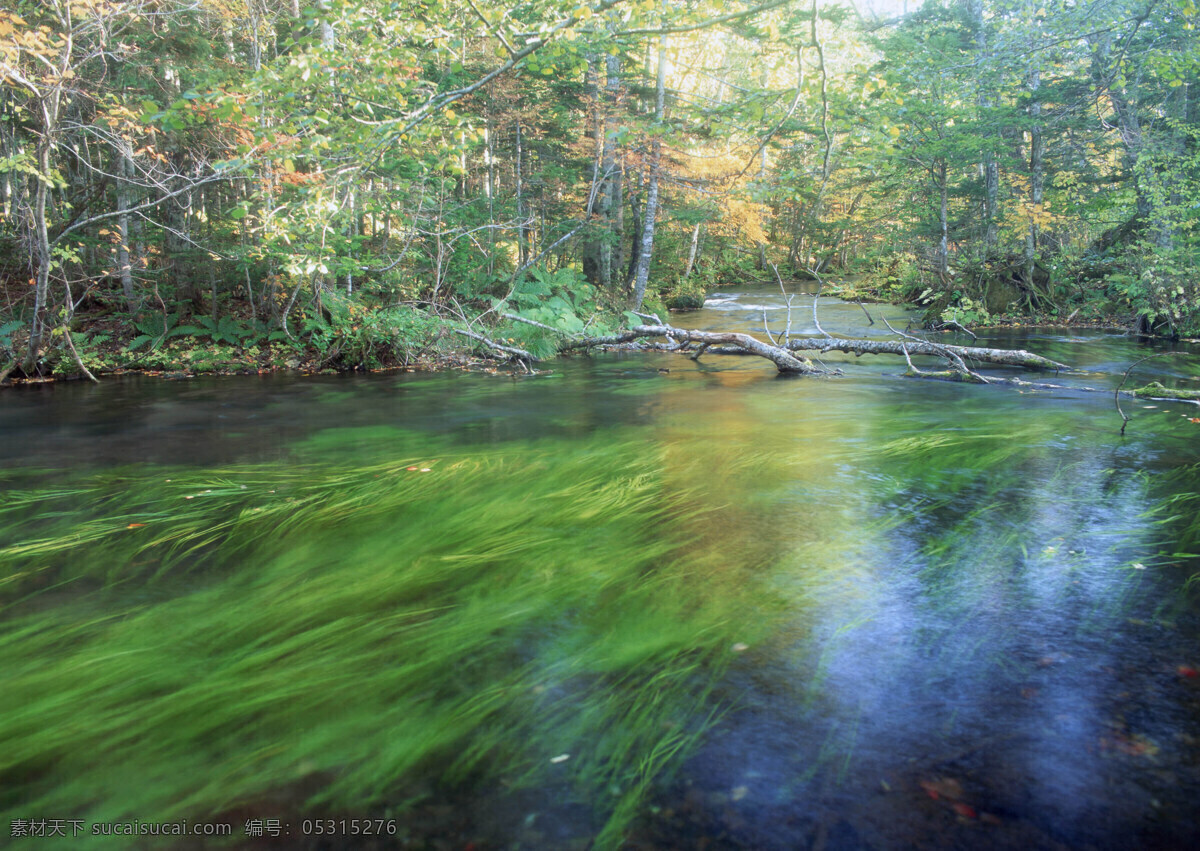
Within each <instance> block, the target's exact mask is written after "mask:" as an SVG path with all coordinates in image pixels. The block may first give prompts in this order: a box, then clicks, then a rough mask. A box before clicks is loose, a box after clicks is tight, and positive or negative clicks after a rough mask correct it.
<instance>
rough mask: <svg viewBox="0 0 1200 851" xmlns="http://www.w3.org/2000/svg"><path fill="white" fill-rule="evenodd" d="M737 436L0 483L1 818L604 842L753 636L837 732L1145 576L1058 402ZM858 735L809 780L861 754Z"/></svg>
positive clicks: (1089, 610)
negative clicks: (887, 690) (377, 823)
mask: <svg viewBox="0 0 1200 851" xmlns="http://www.w3.org/2000/svg"><path fill="white" fill-rule="evenodd" d="M738 425H739V424H738V422H737V421H736V420H730V421H728V422H726V423H724V424H723V428H724V431H723V436H724V437H725V438H726V439H725V440H724V441H720V440H712V439H710V436H709V435H705V434H698V435H683V434H670V435H668V436H665V437H663V438H661V440H657V441H656V440H654V439H646V436H645V433H644V432H639V431H635V430H628V431H622V430H614V431H609V432H605V433H603V434H602V435H597V436H594V437H590V438H586V439H579V438H574V439H543V440H533V441H528V442H512V443H506V444H501V445H498V446H464V445H462V444H455V443H452V442H450V441H440V440H438V439H436V438H431V437H430V436H428V435H417V434H413V433H408V432H404V431H400V430H397V429H394V428H390V427H371V428H361V429H349V428H343V429H334V430H329V431H326V432H321V433H319V434H317V436H316V437H314V438H311V439H310V440H308V441H307V442H306V443H303V444H300V445H298V446H295V447H293V450H292V454H291V456H290V457H289V461H288V463H287V464H277V465H265V464H253V465H240V466H229V467H225V468H218V469H206V470H198V469H195V468H183V467H179V468H174V469H166V468H147V467H131V468H117V469H108V470H104V471H100V472H90V473H75V474H71V473H63V472H56V473H53V474H45V475H39V474H31V473H28V472H19V471H10V472H8V473H6V474H4V479H3V480H0V486H2V487H3V490H4V500H3V502H2V503H0V541H3V542H4V543H3V546H2V547H0V607H2V612H3V614H2V615H0V690H2V693H3V694H4V695H5V700H4V701H3V702H0V790H2V791H0V810H2V811H3V812H2V815H0V817H3V818H9V819H13V818H28V817H36V816H38V815H39V814H45V815H49V814H61V815H63V816H64V817H71V818H76V817H80V818H86V819H88V820H90V821H93V822H96V821H114V820H129V819H135V818H136V819H141V820H142V821H150V820H169V819H179V818H189V819H191V820H192V821H193V822H195V821H198V820H201V819H206V818H207V819H213V818H217V817H221V816H226V817H229V816H230V814H242V815H243V816H255V817H264V816H270V815H271V814H272V813H278V812H279V811H280V810H281V809H286V808H289V807H290V808H291V809H290V811H291V812H292V813H319V814H335V815H344V816H354V815H373V816H384V817H389V818H397V819H398V820H399V821H400V822H401V824H402V825H404V827H403V828H402V829H411V830H414V831H420V830H421V829H422V827H425V828H428V827H429V824H428V822H422V820H421V818H420V817H419V816H417V817H415V818H411V819H410V818H408V817H409V816H411V815H412V814H414V813H419V812H420V810H421V808H422V807H424V806H426V804H427V803H428V802H430V801H431V800H435V799H437V798H439V797H440V796H447V797H448V798H449V799H455V796H456V795H461V794H463V791H462V790H468V791H467V792H466V795H467V798H468V799H469V800H471V801H472V802H474V801H477V800H478V797H477V796H479V795H485V796H486V795H488V794H495V795H499V796H503V795H506V794H509V793H510V792H511V793H513V794H516V795H519V794H520V792H521V790H536V791H538V793H539V794H541V795H543V796H547V795H549V796H551V797H556V798H557V797H560V796H561V797H562V798H564V799H566V800H568V801H569V802H573V805H574V806H576V807H577V809H579V810H586V811H587V812H588V813H589V814H590V815H589V816H588V817H587V818H588V819H590V821H589V822H588V823H587V824H579V823H575V824H574V830H575V836H577V837H586V839H595V841H596V846H597V847H614V846H616V845H618V844H619V842H620V839H621V837H622V836H623V835H624V834H625V832H626V831H627V829H628V828H629V826H630V825H631V824H632V823H634V822H635V821H636V819H637V818H638V817H639V815H640V814H642V813H644V812H645V807H644V806H643V805H644V804H645V802H646V801H647V799H648V798H650V797H652V796H653V794H654V792H655V789H656V788H657V789H661V788H662V786H661V783H662V781H663V780H664V778H665V777H667V776H669V775H670V774H671V773H672V772H673V771H674V770H675V769H676V768H677V767H678V766H679V765H680V764H681V763H682V762H683V761H684V759H685V757H686V756H687V755H688V754H689V753H691V752H693V751H694V750H695V748H696V747H697V745H698V743H699V742H700V741H701V738H702V737H703V735H704V733H705V732H706V730H707V729H709V727H710V726H711V725H712V724H713V723H714V722H716V721H718V720H719V718H720V717H721V713H722V712H723V711H724V710H725V709H726V708H727V707H728V705H729V704H728V702H727V701H728V699H729V698H730V696H731V694H732V693H731V691H730V690H729V689H728V688H726V687H725V685H724V682H725V677H724V674H725V672H726V668H727V667H728V666H729V665H730V664H731V662H733V660H735V659H737V658H739V656H738V653H737V652H735V650H734V648H735V647H736V646H737V645H739V644H749V645H751V647H752V651H751V652H750V653H749V654H747V656H748V657H755V654H757V653H759V652H760V648H765V649H764V650H762V652H763V655H764V656H769V657H770V658H771V659H772V662H771V664H777V665H782V666H784V669H785V670H786V671H787V672H788V674H787V676H786V677H785V678H784V679H783V680H781V682H780V683H779V684H778V685H777V687H778V688H780V689H785V690H786V689H791V688H794V689H795V690H796V700H797V705H798V706H800V707H802V708H803V712H805V713H817V714H820V713H821V712H822V711H826V710H828V708H829V706H831V705H832V703H831V701H832V700H834V698H835V696H836V695H837V694H838V689H839V688H841V687H842V686H841V685H839V683H841V684H844V683H845V682H847V678H848V677H849V678H851V680H852V681H854V682H855V683H856V688H860V689H863V691H864V693H870V688H868V687H867V686H869V683H865V684H864V683H858V681H857V679H856V677H857V676H858V675H857V673H856V670H857V669H858V668H859V667H860V666H862V665H863V664H864V662H862V661H861V660H867V661H866V663H865V664H867V665H868V667H869V670H870V672H871V673H870V677H871V681H872V682H874V681H876V680H878V681H879V682H881V683H891V682H892V681H893V680H895V679H897V678H898V680H903V681H907V680H908V679H910V677H908V674H911V672H912V671H913V668H912V666H913V665H918V667H919V670H920V672H921V673H922V674H923V675H925V676H928V677H942V678H945V679H947V680H949V679H954V678H958V679H960V680H961V679H962V677H961V676H960V674H961V671H960V669H963V668H965V669H966V670H967V671H989V672H990V671H993V670H994V669H995V670H1001V671H1002V672H1003V671H1007V670H1008V668H1009V667H1012V664H1013V663H1011V662H1010V661H1008V660H1009V659H1010V658H1019V656H1020V651H1021V646H1020V645H1019V639H1020V635H1019V634H1018V633H1014V632H1013V630H1012V625H1011V623H1010V622H1009V621H1007V620H1005V619H1004V617H998V614H1003V613H1005V612H1009V611H1024V612H1027V613H1028V616H1027V618H1026V620H1027V622H1030V623H1033V622H1036V621H1037V619H1038V618H1041V619H1044V620H1046V624H1045V626H1044V628H1043V627H1039V629H1040V630H1042V631H1045V632H1047V633H1049V632H1052V631H1053V630H1057V629H1058V628H1059V626H1058V621H1057V620H1055V618H1062V617H1063V616H1064V613H1065V615H1066V617H1067V618H1068V620H1069V621H1070V623H1071V624H1072V627H1071V628H1072V630H1075V629H1081V630H1086V631H1089V632H1095V631H1103V630H1108V629H1111V628H1112V627H1113V625H1114V624H1117V623H1120V622H1121V621H1122V618H1123V611H1124V608H1125V607H1126V605H1127V602H1128V597H1129V595H1130V594H1133V593H1134V592H1135V591H1136V589H1137V588H1138V587H1139V585H1138V581H1139V580H1140V578H1141V577H1142V576H1143V575H1144V574H1142V573H1141V572H1140V571H1139V570H1136V569H1134V568H1133V566H1132V564H1133V562H1134V560H1135V559H1140V560H1141V561H1142V562H1146V563H1148V564H1149V565H1150V567H1151V568H1152V569H1153V568H1154V567H1155V563H1154V562H1152V561H1150V560H1149V559H1148V558H1147V557H1146V555H1145V553H1147V551H1148V549H1147V548H1148V547H1149V545H1150V544H1151V542H1152V541H1151V539H1152V538H1153V537H1154V535H1153V531H1154V528H1155V527H1154V526H1147V527H1144V528H1143V530H1142V532H1139V533H1137V534H1134V533H1133V532H1131V531H1130V527H1127V526H1126V525H1125V524H1127V523H1131V522H1133V520H1134V519H1135V516H1136V513H1137V512H1138V511H1140V510H1141V508H1140V507H1143V506H1144V505H1145V504H1146V503H1145V499H1144V497H1145V491H1146V488H1147V486H1148V483H1147V480H1146V477H1145V476H1128V475H1116V474H1114V473H1113V471H1112V470H1111V469H1109V468H1107V467H1106V465H1105V464H1102V463H1099V459H1096V458H1089V457H1086V456H1083V457H1077V458H1076V459H1074V460H1070V461H1068V460H1064V458H1063V456H1062V454H1061V453H1060V452H1059V451H1058V449H1057V448H1056V444H1057V442H1058V440H1059V438H1058V435H1059V434H1061V433H1063V431H1062V428H1061V423H1058V422H1056V421H1055V419H1054V418H1053V417H1048V416H1043V417H1040V418H1039V419H1038V420H1037V421H1036V422H1033V423H1028V424H1023V425H1021V427H1020V428H1016V427H1013V428H1009V429H1006V430H1002V431H997V430H996V429H995V428H994V423H990V422H989V423H974V422H964V423H962V424H961V425H960V427H959V428H958V429H957V430H955V431H949V430H942V431H937V432H928V431H926V430H924V429H923V426H922V424H921V423H920V422H916V421H914V422H909V421H907V420H905V419H903V418H900V417H893V418H892V419H891V420H889V421H887V439H875V440H864V441H857V440H856V441H846V440H842V439H841V438H840V437H838V436H837V435H836V434H834V433H829V434H826V433H825V432H823V431H821V430H820V429H813V430H811V431H809V432H808V433H806V434H805V435H804V436H803V439H804V440H805V441H806V442H807V444H806V445H805V447H804V449H803V451H798V447H797V444H796V442H795V441H796V436H795V435H794V434H793V433H791V432H776V433H772V436H770V439H759V440H755V441H750V440H748V439H747V440H741V438H745V437H747V436H748V435H750V434H756V433H755V432H742V431H739V428H738ZM985 426H986V427H985ZM864 428H866V429H868V431H867V436H870V434H869V429H870V428H874V426H864ZM879 428H883V426H879ZM1193 479H1194V476H1193ZM1189 481H1190V480H1189ZM1098 494H1103V495H1104V496H1105V499H1104V503H1105V504H1106V505H1107V506H1108V508H1097V505H1098V504H1099V503H1098V500H1097V495H1098ZM1189 499H1190V497H1187V496H1180V497H1176V501H1177V502H1178V503H1179V505H1178V506H1177V510H1172V511H1170V512H1169V514H1173V515H1179V514H1180V513H1181V512H1184V513H1186V510H1185V509H1187V506H1190V505H1191V502H1188V500H1189ZM1185 503H1186V505H1185ZM1162 510H1163V511H1164V512H1166V511H1167V509H1165V508H1164V509H1162ZM1149 520H1150V521H1153V522H1163V523H1165V522H1167V520H1168V517H1167V516H1166V515H1156V516H1155V517H1153V518H1149ZM1193 525H1194V524H1193ZM1194 538H1195V536H1194V534H1193V535H1191V537H1188V536H1187V535H1183V536H1181V537H1180V538H1178V540H1180V541H1181V543H1180V544H1179V546H1183V543H1186V541H1190V540H1194ZM1185 539H1186V540H1185ZM1188 546H1189V547H1190V544H1188ZM1192 550H1194V547H1190V548H1189V549H1188V552H1191V551H1192ZM1166 614H1169V613H1165V614H1164V617H1165V616H1166ZM914 652H915V653H916V654H917V656H919V660H918V661H914V658H912V657H911V654H912V653H914ZM755 658H759V657H755ZM760 661H761V660H760ZM749 664H759V662H756V661H753V660H750V661H749ZM1005 666H1007V667H1005ZM906 672H907V673H906ZM889 678H890V679H889ZM895 685H904V682H899V681H898V682H897V683H895ZM863 699H864V700H865V699H866V698H863ZM865 705H866V704H864V706H865ZM860 711H863V712H865V711H866V710H865V709H864V710H860ZM857 717H858V716H854V715H853V713H851V717H849V719H848V720H847V721H846V723H845V725H844V726H843V727H836V725H835V728H831V730H832V732H829V734H828V738H827V739H826V741H825V745H823V746H822V747H821V750H820V753H819V754H818V755H817V756H816V757H815V761H814V762H813V764H812V765H811V766H810V767H809V770H811V771H813V772H816V771H818V770H820V769H821V767H822V766H823V765H824V763H825V761H827V762H829V764H831V765H832V764H834V763H836V764H837V765H838V766H839V767H838V772H839V776H841V775H843V774H845V772H846V771H849V770H851V769H852V766H853V765H854V761H855V760H857V759H858V758H859V756H858V754H859V748H858V745H857V744H856V736H857V735H858V734H857V732H856V731H857V730H858V729H859V727H858V720H856V719H857ZM864 717H865V716H864ZM839 731H840V732H839ZM564 756H566V757H567V758H566V759H561V758H562V757H564ZM500 790H504V791H500ZM459 800H461V798H460V799H459ZM523 815H524V812H523V811H522V812H521V813H519V814H518V815H517V819H518V821H519V820H520V818H522V817H523ZM235 826H236V827H240V825H238V824H237V823H236V821H235ZM499 832H500V833H501V834H503V833H504V827H503V826H501V827H500V828H499ZM416 838H417V839H419V838H420V836H419V834H417V835H416ZM114 841H117V840H114ZM165 844H169V843H165Z"/></svg>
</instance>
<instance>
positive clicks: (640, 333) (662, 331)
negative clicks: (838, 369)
mask: <svg viewBox="0 0 1200 851" xmlns="http://www.w3.org/2000/svg"><path fill="white" fill-rule="evenodd" d="M645 337H667V338H668V339H671V340H675V341H677V342H687V343H701V344H704V345H705V346H706V347H707V346H712V345H724V346H730V347H733V348H735V349H738V350H740V351H742V352H744V353H746V354H750V355H757V356H758V357H761V358H766V359H767V360H769V361H771V363H773V364H775V368H776V369H778V370H779V371H780V372H783V373H789V374H795V375H828V374H829V370H824V369H821V368H819V367H817V366H814V365H813V364H812V362H811V361H809V360H808V359H807V358H797V357H795V356H794V355H792V354H791V353H790V352H788V350H787V349H785V348H783V347H781V346H771V345H768V344H766V343H764V342H762V341H761V340H758V339H755V338H754V337H751V336H750V335H749V334H739V333H734V332H713V331H692V330H690V329H687V328H675V327H673V326H671V325H662V324H659V325H637V326H634V327H633V328H630V329H629V330H627V331H621V332H619V333H617V334H609V335H607V336H604V337H588V338H585V339H582V340H576V341H574V342H571V343H568V344H566V345H565V346H562V347H561V348H560V351H569V350H572V349H585V348H592V347H595V346H613V345H620V344H622V343H631V342H633V341H634V340H638V339H642V338H645Z"/></svg>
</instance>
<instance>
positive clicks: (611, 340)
mask: <svg viewBox="0 0 1200 851" xmlns="http://www.w3.org/2000/svg"><path fill="white" fill-rule="evenodd" d="M646 337H668V338H670V339H672V340H676V341H678V342H681V343H699V344H700V346H701V349H700V352H698V353H697V355H696V356H697V357H698V356H699V354H700V353H703V352H704V351H705V350H707V351H709V352H711V353H713V354H748V355H758V356H759V357H763V358H766V359H767V360H769V361H771V362H772V363H774V364H775V366H776V368H778V369H779V371H780V372H788V373H799V374H802V375H828V374H831V372H833V371H832V370H827V369H822V368H820V367H818V366H815V365H814V364H812V363H811V362H810V361H809V360H808V359H807V358H794V357H792V356H791V355H790V354H789V353H790V352H800V351H812V352H830V351H839V352H846V353H848V354H854V355H898V356H900V357H911V356H913V355H932V356H934V357H944V358H947V359H950V358H954V359H962V360H971V361H979V362H982V363H995V364H1003V365H1005V366H1017V367H1021V368H1022V369H1037V370H1055V371H1058V370H1065V371H1068V372H1069V371H1071V368H1070V367H1069V366H1067V365H1066V364H1062V363H1059V362H1058V361H1053V360H1050V359H1049V358H1045V357H1042V356H1041V355H1035V354H1033V353H1032V352H1027V351H1024V350H1020V349H988V348H983V347H981V346H946V345H942V344H941V343H929V342H925V341H921V340H915V339H914V340H912V341H911V342H910V341H904V340H851V339H847V338H844V337H803V338H800V339H794V340H791V341H790V342H788V343H787V344H786V345H784V346H772V345H770V344H768V343H764V342H762V341H761V340H757V339H755V338H754V337H751V336H750V335H749V334H738V333H732V332H714V331H692V330H689V329H686V328H675V327H673V326H671V325H663V324H658V325H637V326H634V327H633V328H630V329H629V330H628V331H621V332H620V333H617V334H609V335H607V336H603V337H588V338H585V339H582V340H574V341H571V342H569V343H565V344H564V345H562V346H560V347H559V350H560V351H570V350H572V349H583V348H591V347H593V346H614V345H621V344H623V343H631V342H633V341H634V340H638V339H642V338H646ZM710 346H715V347H716V348H709V347H710Z"/></svg>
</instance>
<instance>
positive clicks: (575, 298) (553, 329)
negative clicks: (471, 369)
mask: <svg viewBox="0 0 1200 851" xmlns="http://www.w3.org/2000/svg"><path fill="white" fill-rule="evenodd" d="M494 307H495V309H496V311H497V312H498V313H500V314H501V316H502V317H503V316H504V315H506V314H507V315H510V316H516V317H520V319H525V320H529V321H528V322H521V321H519V320H516V321H513V320H509V321H507V322H505V323H504V324H502V326H501V332H502V336H503V338H504V339H506V340H509V341H511V342H512V344H513V345H515V346H518V347H520V348H523V349H525V350H526V351H528V352H529V353H530V354H532V355H533V356H534V357H537V358H546V357H550V356H552V355H553V354H554V353H555V352H556V351H557V350H558V344H559V343H560V342H561V341H562V340H563V339H564V338H566V337H571V336H578V335H581V334H583V333H585V332H586V333H589V334H604V333H608V332H609V331H610V321H611V320H610V317H609V316H608V314H607V313H606V312H605V310H604V307H603V305H602V294H601V293H600V291H599V290H598V289H597V288H596V287H593V286H592V285H590V284H588V283H587V282H586V281H584V280H583V276H582V275H581V274H580V273H579V272H578V271H577V270H576V269H574V268H571V267H563V268H560V269H557V270H555V271H550V270H547V269H545V268H542V267H535V268H533V269H532V270H530V273H529V274H528V276H526V277H524V278H522V279H520V280H518V281H517V282H516V283H515V284H514V285H513V290H512V293H511V295H509V296H508V298H507V299H497V300H496V301H495V302H494ZM531 323H536V324H531Z"/></svg>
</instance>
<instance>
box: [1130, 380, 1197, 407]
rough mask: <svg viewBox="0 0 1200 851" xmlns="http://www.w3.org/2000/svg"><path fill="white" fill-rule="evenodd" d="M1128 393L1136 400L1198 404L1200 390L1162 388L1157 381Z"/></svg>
mask: <svg viewBox="0 0 1200 851" xmlns="http://www.w3.org/2000/svg"><path fill="white" fill-rule="evenodd" d="M1129 392H1130V393H1132V394H1133V395H1134V396H1137V397H1138V398H1150V399H1183V400H1187V401H1193V402H1200V390H1178V389H1175V388H1172V387H1164V386H1163V385H1161V384H1159V383H1158V382H1157V381H1151V382H1150V383H1149V384H1147V385H1146V386H1145V387H1139V388H1137V389H1136V390H1130V391H1129Z"/></svg>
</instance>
